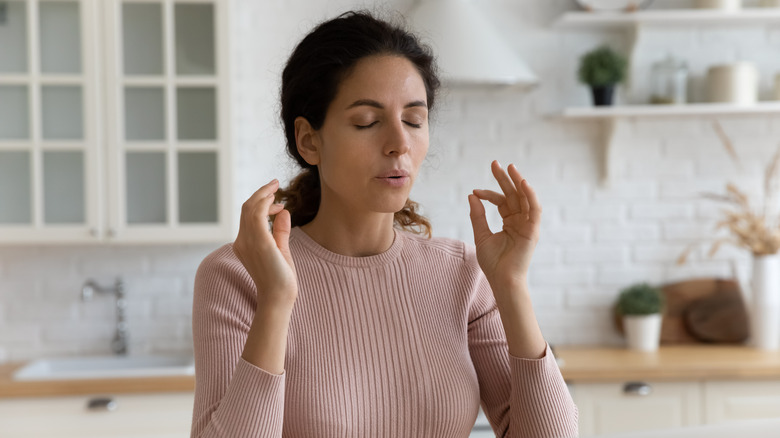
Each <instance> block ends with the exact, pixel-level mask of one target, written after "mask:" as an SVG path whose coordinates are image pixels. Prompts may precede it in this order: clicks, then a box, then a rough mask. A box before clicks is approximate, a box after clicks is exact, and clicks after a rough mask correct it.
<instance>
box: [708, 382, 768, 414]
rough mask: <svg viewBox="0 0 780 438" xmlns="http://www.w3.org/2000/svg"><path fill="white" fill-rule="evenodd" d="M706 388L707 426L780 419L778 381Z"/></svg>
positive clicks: (730, 384)
mask: <svg viewBox="0 0 780 438" xmlns="http://www.w3.org/2000/svg"><path fill="white" fill-rule="evenodd" d="M703 385H704V407H705V409H704V421H705V422H706V423H707V424H718V423H725V422H728V421H737V420H752V419H759V418H780V382H779V381H776V380H771V381H763V380H758V381H750V380H741V381H739V380H728V381H707V382H705V383H704V384H703Z"/></svg>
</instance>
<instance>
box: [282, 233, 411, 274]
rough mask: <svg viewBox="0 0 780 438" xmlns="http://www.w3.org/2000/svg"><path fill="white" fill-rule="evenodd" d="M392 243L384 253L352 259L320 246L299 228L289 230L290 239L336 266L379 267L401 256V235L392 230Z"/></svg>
mask: <svg viewBox="0 0 780 438" xmlns="http://www.w3.org/2000/svg"><path fill="white" fill-rule="evenodd" d="M393 233H394V235H393V243H392V244H391V245H390V248H388V249H387V250H386V251H384V252H381V253H379V254H374V255H370V256H364V257H352V256H347V255H343V254H338V253H335V252H333V251H330V250H329V249H327V248H325V247H324V246H322V245H320V244H319V243H317V241H315V240H314V239H312V238H311V237H310V236H309V235H308V234H306V232H305V231H303V230H302V229H301V228H300V227H294V228H293V229H292V230H290V237H292V238H294V239H295V240H298V241H299V242H301V244H302V245H303V246H304V247H305V248H306V249H307V250H308V251H309V252H311V253H312V254H313V255H315V256H316V257H318V258H320V259H322V260H325V261H326V262H330V263H333V264H336V265H342V266H355V267H371V266H381V265H385V264H388V263H390V262H392V261H393V260H395V259H396V258H398V256H399V255H400V254H401V248H402V247H403V233H401V232H400V231H398V230H397V229H395V228H393Z"/></svg>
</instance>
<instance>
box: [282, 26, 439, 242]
mask: <svg viewBox="0 0 780 438" xmlns="http://www.w3.org/2000/svg"><path fill="white" fill-rule="evenodd" d="M376 55H398V56H402V57H404V58H406V59H408V60H409V61H410V62H411V63H412V64H413V65H414V66H415V67H416V68H417V71H418V72H419V73H420V76H421V77H422V79H423V83H424V85H425V93H426V98H427V102H428V109H429V110H432V109H433V104H434V100H435V98H436V92H437V90H438V88H439V85H440V82H439V78H438V76H437V73H436V64H435V62H434V58H433V55H432V54H431V51H430V49H428V48H427V47H426V46H424V45H423V44H421V43H420V41H419V40H418V39H417V37H415V36H414V35H413V34H411V33H410V32H408V31H406V30H405V29H403V28H401V27H398V26H394V25H392V24H390V23H388V22H386V21H383V20H380V19H377V18H375V17H373V16H372V15H371V14H370V13H368V12H355V11H350V12H346V13H344V14H341V15H339V16H338V17H336V18H334V19H332V20H329V21H326V22H324V23H321V24H320V25H318V26H317V27H316V28H314V30H312V31H311V32H310V33H309V34H308V35H306V37H304V38H303V40H301V42H300V43H298V46H297V47H296V48H295V50H293V52H292V54H291V55H290V58H289V59H288V60H287V65H286V66H285V68H284V71H283V72H282V90H281V104H282V111H281V117H282V123H283V124H284V133H285V137H286V140H287V154H288V155H290V156H291V157H292V158H293V159H294V160H295V161H296V162H297V163H298V164H299V165H300V166H301V168H302V169H303V171H302V172H301V173H300V174H298V175H297V176H296V177H295V178H294V179H293V180H292V181H291V182H290V185H289V186H288V187H287V188H285V189H280V190H279V191H278V192H277V195H276V200H277V201H283V202H284V203H285V208H286V209H287V210H289V211H290V214H291V217H292V226H294V227H295V226H300V225H304V224H307V223H309V222H311V220H312V219H314V217H315V216H316V215H317V210H318V209H319V206H320V176H319V171H318V169H317V166H314V165H311V164H309V163H307V162H306V161H305V160H304V159H303V157H301V156H300V154H298V148H297V145H296V140H295V119H296V118H297V117H303V118H305V119H306V120H307V121H308V122H309V124H311V126H312V128H314V129H320V128H321V127H322V125H323V123H324V122H325V113H326V112H327V109H328V106H329V105H330V103H331V102H332V101H333V99H334V98H335V97H336V92H337V90H338V87H339V84H340V83H341V81H342V80H343V79H344V78H345V77H346V76H347V75H348V74H349V73H350V71H351V69H352V68H353V67H354V66H355V64H357V62H358V61H360V60H361V59H363V58H366V57H369V56H376ZM418 207H419V206H418V204H417V203H415V202H413V201H411V200H408V199H407V201H406V205H404V208H403V209H402V210H400V211H398V212H396V213H395V217H394V219H395V224H396V225H397V226H399V227H401V228H403V229H406V230H408V231H412V232H415V233H419V234H427V235H428V236H429V237H430V235H431V224H430V222H429V221H428V219H426V218H425V217H423V216H422V215H420V214H418V213H417V209H418Z"/></svg>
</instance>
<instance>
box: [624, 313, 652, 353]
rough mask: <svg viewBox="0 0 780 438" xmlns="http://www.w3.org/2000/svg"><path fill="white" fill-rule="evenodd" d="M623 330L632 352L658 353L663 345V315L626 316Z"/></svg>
mask: <svg viewBox="0 0 780 438" xmlns="http://www.w3.org/2000/svg"><path fill="white" fill-rule="evenodd" d="M623 329H624V331H625V333H626V341H627V342H628V348H629V349H630V350H638V351H656V350H658V345H659V344H660V343H661V314H659V313H655V314H652V315H624V316H623Z"/></svg>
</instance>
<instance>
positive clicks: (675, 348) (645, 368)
mask: <svg viewBox="0 0 780 438" xmlns="http://www.w3.org/2000/svg"><path fill="white" fill-rule="evenodd" d="M555 356H556V358H557V359H559V361H561V366H560V368H561V373H562V374H563V377H564V379H566V381H568V382H572V383H578V382H581V383H586V382H610V381H625V380H704V379H773V378H774V379H780V351H761V350H756V349H753V348H750V347H746V346H741V345H737V346H735V345H706V344H694V345H669V346H661V348H660V349H659V350H658V351H657V352H654V353H642V352H636V351H631V350H628V349H626V348H623V347H602V346H596V347H588V346H555ZM23 365H24V364H23V363H9V364H2V365H0V398H4V397H33V396H36V397H42V396H60V395H80V394H112V393H114V394H116V393H142V392H176V391H194V390H195V376H166V377H132V378H123V379H119V378H111V379H84V380H37V381H16V380H13V379H12V377H11V376H12V375H13V372H14V371H15V370H16V369H17V368H19V367H21V366H23Z"/></svg>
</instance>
